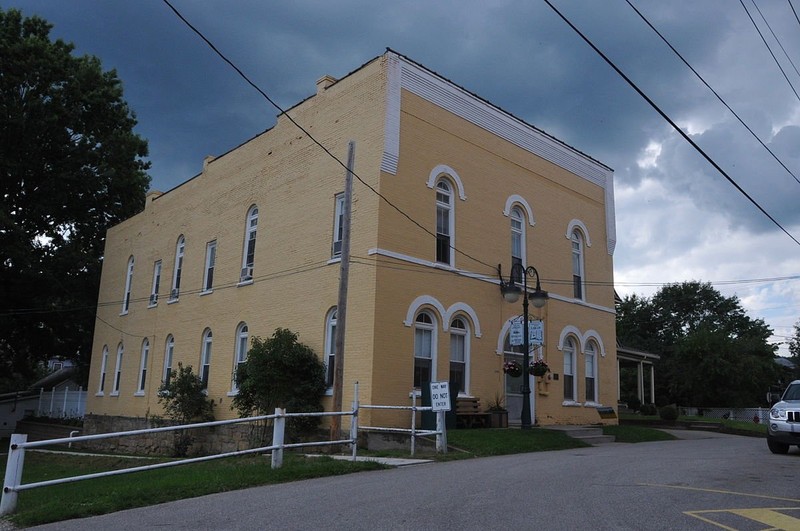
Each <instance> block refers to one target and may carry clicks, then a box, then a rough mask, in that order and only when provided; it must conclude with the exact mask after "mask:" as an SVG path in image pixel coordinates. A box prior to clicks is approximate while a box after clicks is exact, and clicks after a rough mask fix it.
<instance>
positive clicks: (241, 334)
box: [231, 323, 250, 393]
mask: <svg viewBox="0 0 800 531" xmlns="http://www.w3.org/2000/svg"><path fill="white" fill-rule="evenodd" d="M249 333H250V332H249V329H248V328H247V323H241V324H240V325H239V326H238V327H237V328H236V358H235V359H234V363H233V378H232V379H231V382H232V383H231V391H232V392H234V393H236V392H238V391H239V384H238V383H237V382H236V378H237V375H238V374H239V369H240V368H241V367H242V365H244V363H245V362H246V361H247V346H248V340H249V339H250V335H249Z"/></svg>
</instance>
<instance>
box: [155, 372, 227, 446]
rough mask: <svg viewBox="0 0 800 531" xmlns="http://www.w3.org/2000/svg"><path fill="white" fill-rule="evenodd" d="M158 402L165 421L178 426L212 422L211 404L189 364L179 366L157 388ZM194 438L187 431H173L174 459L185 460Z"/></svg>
mask: <svg viewBox="0 0 800 531" xmlns="http://www.w3.org/2000/svg"><path fill="white" fill-rule="evenodd" d="M158 403H159V404H161V405H162V406H163V407H164V413H165V415H166V416H167V418H169V419H171V420H173V421H174V422H175V423H176V424H178V425H183V424H189V423H191V422H205V421H210V420H214V401H213V400H211V399H210V398H208V396H207V395H206V393H205V391H204V387H203V381H202V380H201V379H200V377H199V376H197V375H196V374H194V372H193V371H192V367H191V365H189V366H186V367H184V366H183V365H182V364H180V363H178V372H177V373H176V374H175V375H174V376H173V377H172V378H170V379H169V380H168V381H166V382H164V383H162V384H161V387H159V389H158ZM192 441H193V438H192V436H191V435H189V432H188V430H180V431H176V432H175V448H174V450H175V456H176V457H184V456H185V455H186V453H187V451H188V450H189V446H191V444H192Z"/></svg>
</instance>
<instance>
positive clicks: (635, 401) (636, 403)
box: [628, 396, 642, 411]
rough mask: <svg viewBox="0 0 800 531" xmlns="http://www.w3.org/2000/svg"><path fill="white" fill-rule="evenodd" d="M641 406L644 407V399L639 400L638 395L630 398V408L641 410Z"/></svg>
mask: <svg viewBox="0 0 800 531" xmlns="http://www.w3.org/2000/svg"><path fill="white" fill-rule="evenodd" d="M641 407H642V401H641V400H639V398H638V397H635V396H633V397H630V398H629V399H628V409H630V410H631V411H639V408H641Z"/></svg>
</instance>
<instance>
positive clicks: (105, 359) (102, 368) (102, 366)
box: [97, 345, 108, 395]
mask: <svg viewBox="0 0 800 531" xmlns="http://www.w3.org/2000/svg"><path fill="white" fill-rule="evenodd" d="M101 360H102V361H101V362H100V382H99V384H98V386H97V394H98V395H102V394H103V393H104V392H105V389H106V372H107V371H108V345H103V357H102V358H101Z"/></svg>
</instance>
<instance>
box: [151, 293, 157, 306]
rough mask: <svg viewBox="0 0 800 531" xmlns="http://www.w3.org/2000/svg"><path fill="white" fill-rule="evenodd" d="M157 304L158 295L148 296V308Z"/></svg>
mask: <svg viewBox="0 0 800 531" xmlns="http://www.w3.org/2000/svg"><path fill="white" fill-rule="evenodd" d="M157 302H158V293H151V294H150V306H153V305H154V304H155V303H157Z"/></svg>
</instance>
